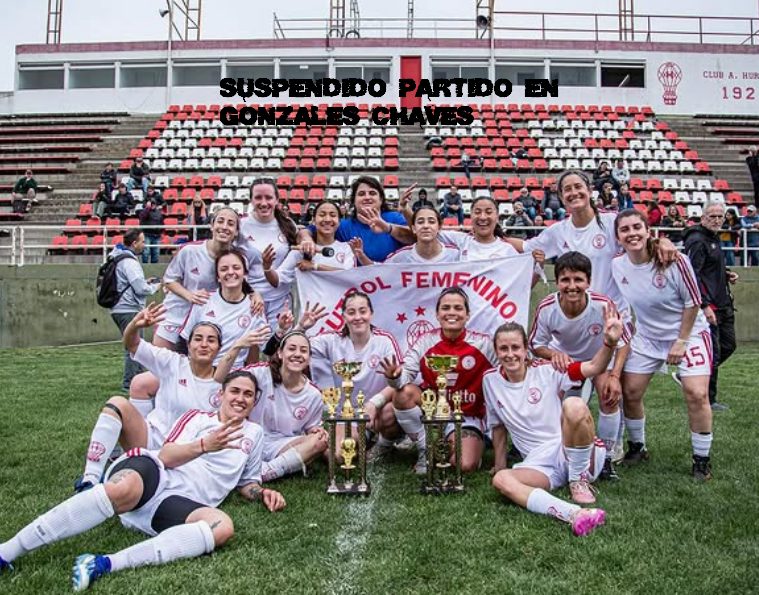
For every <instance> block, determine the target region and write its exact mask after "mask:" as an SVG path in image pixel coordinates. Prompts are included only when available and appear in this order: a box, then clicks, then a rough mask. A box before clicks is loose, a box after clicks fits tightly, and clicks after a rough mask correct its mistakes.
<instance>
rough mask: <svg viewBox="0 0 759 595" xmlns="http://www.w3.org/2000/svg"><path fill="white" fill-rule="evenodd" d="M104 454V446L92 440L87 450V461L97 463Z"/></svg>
mask: <svg viewBox="0 0 759 595" xmlns="http://www.w3.org/2000/svg"><path fill="white" fill-rule="evenodd" d="M104 454H105V445H104V444H103V443H102V442H97V441H95V440H93V441H92V442H90V447H89V448H88V449H87V460H88V461H93V462H94V463H97V462H99V461H100V459H101V458H102V457H103V455H104Z"/></svg>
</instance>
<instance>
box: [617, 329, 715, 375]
mask: <svg viewBox="0 0 759 595" xmlns="http://www.w3.org/2000/svg"><path fill="white" fill-rule="evenodd" d="M671 346H672V341H655V340H652V339H646V338H643V337H641V336H640V335H635V336H634V337H633V340H632V344H631V349H630V355H629V356H628V357H627V361H626V362H625V372H629V373H631V374H654V373H656V372H658V371H659V370H660V369H661V368H662V365H664V367H665V368H666V363H667V354H668V353H669V349H670V347H671ZM677 372H678V374H679V375H680V376H710V375H711V373H712V336H711V333H710V332H709V330H704V331H701V332H699V333H695V334H693V335H691V336H690V337H689V338H688V343H687V345H686V346H685V357H683V359H682V361H681V362H680V364H679V365H678V366H677Z"/></svg>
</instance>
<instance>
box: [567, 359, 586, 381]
mask: <svg viewBox="0 0 759 595" xmlns="http://www.w3.org/2000/svg"><path fill="white" fill-rule="evenodd" d="M567 376H569V379H570V380H573V381H574V382H581V381H583V380H585V376H583V374H582V362H572V363H571V364H569V365H568V366H567Z"/></svg>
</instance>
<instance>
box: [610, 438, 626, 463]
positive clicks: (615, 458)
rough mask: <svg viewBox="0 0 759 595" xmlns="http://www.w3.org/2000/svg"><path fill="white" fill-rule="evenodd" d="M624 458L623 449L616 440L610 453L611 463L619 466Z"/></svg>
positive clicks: (620, 443)
mask: <svg viewBox="0 0 759 595" xmlns="http://www.w3.org/2000/svg"><path fill="white" fill-rule="evenodd" d="M624 458H625V447H624V445H623V444H622V442H621V441H620V440H617V443H616V444H615V445H614V448H613V449H612V451H611V462H612V463H615V464H619V463H621V462H622V460H623V459H624Z"/></svg>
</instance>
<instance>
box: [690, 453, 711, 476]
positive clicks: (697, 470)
mask: <svg viewBox="0 0 759 595" xmlns="http://www.w3.org/2000/svg"><path fill="white" fill-rule="evenodd" d="M691 473H692V474H693V479H695V480H696V481H709V480H710V479H711V478H712V464H711V461H710V460H709V457H700V456H698V455H693V468H692V470H691Z"/></svg>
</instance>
